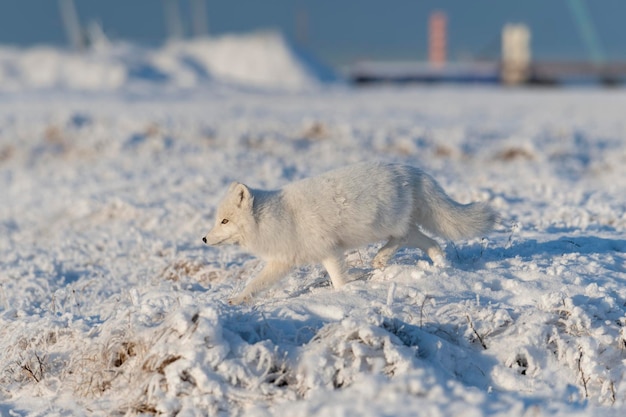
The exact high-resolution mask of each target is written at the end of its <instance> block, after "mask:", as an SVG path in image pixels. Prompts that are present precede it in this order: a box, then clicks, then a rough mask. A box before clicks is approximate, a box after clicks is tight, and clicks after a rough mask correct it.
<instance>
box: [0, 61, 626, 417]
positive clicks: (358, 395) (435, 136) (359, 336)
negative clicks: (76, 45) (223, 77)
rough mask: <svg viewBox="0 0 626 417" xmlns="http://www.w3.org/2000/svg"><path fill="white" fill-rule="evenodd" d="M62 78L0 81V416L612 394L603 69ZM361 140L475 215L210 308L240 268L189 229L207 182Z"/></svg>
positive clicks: (615, 167) (252, 177)
mask: <svg viewBox="0 0 626 417" xmlns="http://www.w3.org/2000/svg"><path fill="white" fill-rule="evenodd" d="M22 53H23V54H24V56H21V55H20V56H21V59H27V58H26V56H27V55H28V54H29V53H30V52H22ZM54 53H55V54H60V52H58V51H56V52H54ZM294 77H295V76H294ZM296 78H297V77H296ZM114 87H115V86H114ZM170 87H171V86H170ZM35 90H37V89H36V88H35ZM70 90H71V89H70ZM70 90H65V89H62V88H61V89H57V90H54V91H47V90H46V91H30V92H29V93H25V94H8V93H7V94H5V95H3V96H0V189H1V190H2V194H1V197H0V198H1V199H2V204H1V205H0V414H1V415H12V416H80V415H90V416H91V415H102V416H110V415H128V416H135V415H153V414H156V415H171V416H174V415H178V416H196V415H197V416H204V415H210V416H214V415H216V416H226V415H246V416H272V415H279V416H340V415H359V416H388V415H393V416H416V415H418V416H419V415H423V416H451V415H454V416H482V415H492V416H542V415H567V416H595V415H604V416H618V415H619V416H621V415H623V414H624V411H625V410H626V375H625V372H626V367H625V366H624V365H625V363H626V285H625V283H626V264H625V261H626V254H625V252H626V237H625V236H626V234H625V231H626V215H625V212H626V210H625V209H626V200H625V198H624V196H625V195H626V181H625V180H624V179H625V178H626V119H624V117H623V109H624V108H626V93H625V92H623V91H621V90H614V91H604V90H505V89H499V88H403V89H399V88H391V87H387V88H380V89H367V90H351V89H348V88H345V87H334V88H328V87H320V88H318V89H307V90H306V91H298V92H293V91H291V92H284V91H265V90H264V91H258V90H257V91H250V90H246V89H241V88H238V87H233V86H230V87H228V86H224V85H221V84H220V85H218V83H208V84H207V85H205V86H203V87H202V88H198V89H195V90H193V91H186V92H185V94H182V93H180V90H176V88H171V89H166V90H167V91H162V90H161V89H160V88H158V87H156V86H151V87H149V88H147V89H145V90H143V91H142V92H141V93H137V92H133V93H128V92H127V91H126V90H124V89H122V90H118V89H117V87H115V88H112V89H106V91H104V92H100V93H90V94H85V93H80V92H75V91H74V92H72V91H70ZM364 160H382V161H393V162H401V163H408V164H414V165H417V166H420V167H422V168H423V169H424V170H425V171H427V172H429V173H430V174H432V175H433V177H435V178H436V179H437V180H438V181H439V182H440V183H441V184H442V186H443V187H444V189H445V190H446V191H447V192H448V193H449V194H450V195H451V196H452V197H453V198H455V199H456V200H458V201H460V202H463V203H467V202H470V201H486V202H488V203H489V204H491V205H492V206H493V207H494V208H495V209H496V210H497V211H498V212H499V213H500V215H501V217H502V221H501V224H500V225H499V226H498V227H497V230H496V231H495V232H493V233H492V234H489V235H487V236H485V237H484V238H482V239H473V240H469V241H459V242H455V243H454V244H453V243H450V242H447V243H446V242H441V243H442V244H445V252H446V256H447V258H448V265H447V266H444V267H437V266H434V265H432V264H431V263H430V262H429V261H428V258H427V257H426V256H425V254H423V253H421V252H419V251H418V250H413V249H405V250H402V251H400V252H399V253H398V254H397V255H396V256H395V257H394V258H393V259H392V260H391V262H390V265H389V266H388V267H386V268H385V269H383V270H374V269H372V268H371V267H370V264H369V262H370V261H371V259H372V256H373V254H375V253H376V250H377V248H378V247H379V245H372V246H369V247H365V248H362V249H359V250H358V251H353V252H350V253H348V254H347V259H348V263H349V264H350V267H351V273H352V275H353V276H354V278H355V279H354V281H353V282H351V283H349V284H347V285H346V286H345V288H342V289H341V290H334V289H333V288H332V287H331V286H330V285H329V283H328V277H327V276H326V274H325V272H324V270H323V269H322V267H321V266H319V265H311V266H308V267H303V268H300V269H296V270H294V271H292V272H291V273H290V274H289V275H288V277H287V278H286V279H285V280H284V281H282V282H281V284H280V285H278V286H277V287H275V288H273V289H271V290H269V291H268V292H266V293H264V294H261V295H260V296H259V297H257V298H256V299H255V300H254V303H253V304H252V305H247V306H236V307H235V306H229V305H228V304H227V302H226V301H227V299H228V298H229V297H231V296H232V295H233V294H235V293H236V292H238V291H239V290H241V288H242V287H243V285H244V283H245V282H246V280H248V279H249V278H250V277H252V276H253V275H254V274H256V273H258V272H259V270H260V268H261V267H262V264H261V263H260V261H258V260H256V259H255V258H253V257H252V256H250V255H248V254H245V253H243V252H242V251H240V250H239V249H238V248H236V247H226V248H211V247H207V246H205V245H204V244H203V243H202V241H201V238H202V236H203V235H204V234H205V233H206V231H207V230H208V229H209V228H210V226H211V224H212V221H213V217H212V216H213V214H214V212H215V207H216V204H217V202H218V201H219V199H220V198H221V196H222V195H223V193H224V191H225V190H226V188H227V187H228V185H229V184H230V182H231V181H233V180H239V181H243V182H245V183H247V184H249V185H250V186H254V187H258V188H275V187H279V186H282V185H284V184H286V183H288V182H289V181H292V180H295V179H299V178H304V177H307V176H311V175H316V174H319V173H321V172H324V171H326V170H328V169H331V168H335V167H340V166H344V165H347V164H349V163H353V162H357V161H364Z"/></svg>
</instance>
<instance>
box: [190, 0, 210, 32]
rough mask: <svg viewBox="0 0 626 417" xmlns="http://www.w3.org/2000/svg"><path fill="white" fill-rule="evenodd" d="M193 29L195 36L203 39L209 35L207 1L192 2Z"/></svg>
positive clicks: (192, 0) (194, 0)
mask: <svg viewBox="0 0 626 417" xmlns="http://www.w3.org/2000/svg"><path fill="white" fill-rule="evenodd" d="M191 27H192V29H193V35H194V36H196V37H203V36H208V35H209V24H208V14H207V8H206V1H205V0H191Z"/></svg>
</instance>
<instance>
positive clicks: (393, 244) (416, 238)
mask: <svg viewBox="0 0 626 417" xmlns="http://www.w3.org/2000/svg"><path fill="white" fill-rule="evenodd" d="M402 246H408V247H412V248H418V249H421V250H422V251H424V253H426V254H427V255H428V257H429V258H430V259H431V260H432V261H433V263H434V264H435V265H438V266H443V265H445V255H444V253H443V251H442V250H441V246H439V244H438V243H437V242H436V241H435V240H434V239H431V238H429V237H428V236H426V235H425V234H424V233H422V231H421V230H420V229H419V228H418V227H417V226H411V228H410V229H409V232H408V233H407V234H406V235H405V236H402V237H391V238H390V239H389V241H388V242H387V243H386V244H385V245H384V246H383V247H382V248H380V250H379V251H378V253H377V254H376V256H375V257H374V259H373V260H372V266H373V267H374V268H383V267H384V266H385V265H387V262H389V259H391V257H392V256H393V255H394V254H395V253H396V252H397V251H398V249H400V247H402Z"/></svg>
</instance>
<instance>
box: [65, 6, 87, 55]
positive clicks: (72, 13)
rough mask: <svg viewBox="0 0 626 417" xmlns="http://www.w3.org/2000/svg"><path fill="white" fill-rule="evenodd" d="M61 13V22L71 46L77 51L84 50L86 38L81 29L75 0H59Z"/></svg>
mask: <svg viewBox="0 0 626 417" xmlns="http://www.w3.org/2000/svg"><path fill="white" fill-rule="evenodd" d="M59 12H60V13H61V21H62V22H63V28H64V29H65V35H66V36H67V40H68V41H69V43H70V45H71V46H72V48H74V49H75V50H77V51H82V50H84V49H85V38H84V37H83V31H82V29H81V27H80V20H79V19H78V13H77V12H76V7H75V5H74V0H59Z"/></svg>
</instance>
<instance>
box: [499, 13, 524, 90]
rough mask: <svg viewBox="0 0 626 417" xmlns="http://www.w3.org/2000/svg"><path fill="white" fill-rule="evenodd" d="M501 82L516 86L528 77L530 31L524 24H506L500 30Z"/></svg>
mask: <svg viewBox="0 0 626 417" xmlns="http://www.w3.org/2000/svg"><path fill="white" fill-rule="evenodd" d="M501 75H502V80H503V81H504V83H505V84H509V85H517V84H522V83H524V82H526V81H528V78H529V76H530V30H529V29H528V26H526V25H524V24H511V23H508V24H506V25H505V26H504V29H503V30H502V74H501Z"/></svg>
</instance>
